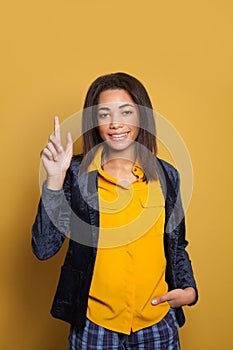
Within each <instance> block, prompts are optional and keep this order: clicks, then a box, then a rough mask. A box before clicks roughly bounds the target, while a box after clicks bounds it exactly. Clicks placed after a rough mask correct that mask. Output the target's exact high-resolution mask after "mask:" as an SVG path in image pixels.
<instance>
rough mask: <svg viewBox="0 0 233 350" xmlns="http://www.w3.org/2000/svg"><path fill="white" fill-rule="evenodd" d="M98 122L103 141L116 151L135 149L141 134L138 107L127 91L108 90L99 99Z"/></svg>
mask: <svg viewBox="0 0 233 350" xmlns="http://www.w3.org/2000/svg"><path fill="white" fill-rule="evenodd" d="M97 121H98V130H99V134H100V136H101V138H102V140H103V141H106V142H107V145H108V146H109V147H110V148H111V149H112V150H115V151H124V150H126V149H128V148H130V147H134V142H133V141H135V140H136V138H137V136H138V134H139V115H138V110H137V106H136V105H135V103H134V101H133V100H132V98H131V96H130V95H129V93H128V92H127V91H126V90H123V89H116V90H106V91H103V92H101V93H100V95H99V99H98V111H97Z"/></svg>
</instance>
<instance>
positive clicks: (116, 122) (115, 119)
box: [110, 113, 123, 129]
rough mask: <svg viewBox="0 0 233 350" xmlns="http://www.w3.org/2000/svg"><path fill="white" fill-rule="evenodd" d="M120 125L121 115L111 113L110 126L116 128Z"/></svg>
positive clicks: (121, 124)
mask: <svg viewBox="0 0 233 350" xmlns="http://www.w3.org/2000/svg"><path fill="white" fill-rule="evenodd" d="M122 126H123V123H122V119H121V116H120V115H119V113H114V114H112V116H111V122H110V128H112V129H116V128H119V127H122Z"/></svg>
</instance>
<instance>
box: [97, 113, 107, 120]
mask: <svg viewBox="0 0 233 350" xmlns="http://www.w3.org/2000/svg"><path fill="white" fill-rule="evenodd" d="M108 116H109V113H100V114H98V117H99V118H103V119H104V118H107V117H108Z"/></svg>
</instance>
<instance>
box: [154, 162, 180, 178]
mask: <svg viewBox="0 0 233 350" xmlns="http://www.w3.org/2000/svg"><path fill="white" fill-rule="evenodd" d="M156 160H157V165H158V166H160V167H161V168H162V169H161V170H162V171H165V172H166V174H167V176H168V177H169V179H170V180H172V181H175V182H176V181H177V178H179V172H178V170H177V169H176V168H175V167H174V166H173V165H172V164H171V163H169V162H167V161H166V160H164V159H161V158H158V157H156ZM158 170H159V169H158Z"/></svg>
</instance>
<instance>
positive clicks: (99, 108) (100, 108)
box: [98, 103, 135, 111]
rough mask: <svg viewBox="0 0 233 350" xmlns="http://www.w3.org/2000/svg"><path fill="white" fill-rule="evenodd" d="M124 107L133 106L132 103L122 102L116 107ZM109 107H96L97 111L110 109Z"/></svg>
mask: <svg viewBox="0 0 233 350" xmlns="http://www.w3.org/2000/svg"><path fill="white" fill-rule="evenodd" d="M124 107H133V108H134V107H135V106H134V105H133V104H131V103H124V104H123V105H121V106H119V107H118V108H124ZM110 109H111V108H110V107H105V106H100V107H98V111H101V110H104V111H110Z"/></svg>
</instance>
